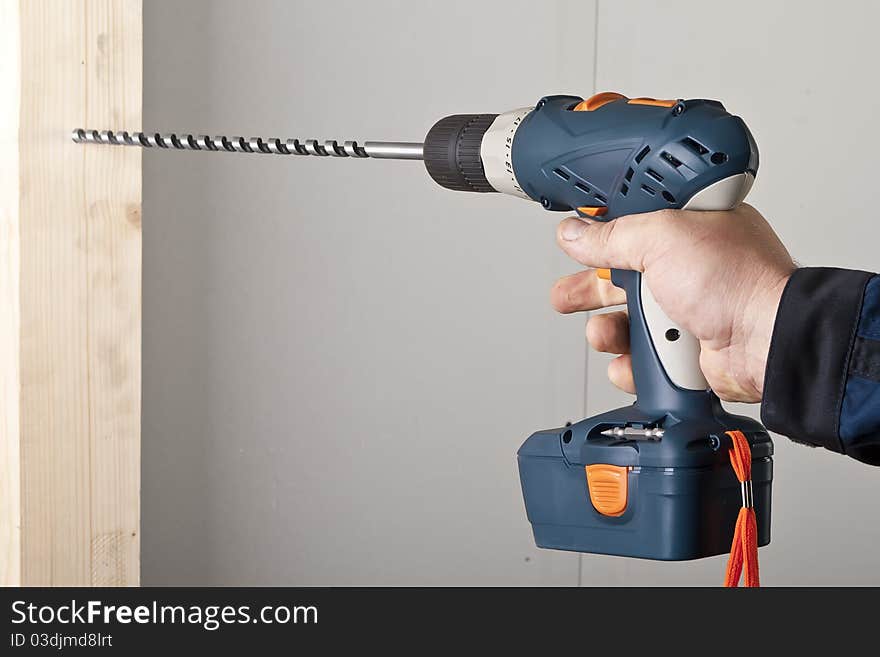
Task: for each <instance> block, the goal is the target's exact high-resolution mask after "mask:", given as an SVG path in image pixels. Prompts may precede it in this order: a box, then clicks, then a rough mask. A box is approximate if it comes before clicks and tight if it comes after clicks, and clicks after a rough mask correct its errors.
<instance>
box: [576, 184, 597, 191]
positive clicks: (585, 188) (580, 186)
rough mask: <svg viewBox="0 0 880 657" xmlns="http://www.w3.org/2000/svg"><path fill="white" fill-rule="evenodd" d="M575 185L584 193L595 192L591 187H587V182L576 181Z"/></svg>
mask: <svg viewBox="0 0 880 657" xmlns="http://www.w3.org/2000/svg"><path fill="white" fill-rule="evenodd" d="M574 186H575V187H577V188H578V189H579V190H580V191H582V192H583V193H584V194H592V193H593V192H591V191H590V188H589V187H587V186H586V185H585V184H583V183H575V184H574Z"/></svg>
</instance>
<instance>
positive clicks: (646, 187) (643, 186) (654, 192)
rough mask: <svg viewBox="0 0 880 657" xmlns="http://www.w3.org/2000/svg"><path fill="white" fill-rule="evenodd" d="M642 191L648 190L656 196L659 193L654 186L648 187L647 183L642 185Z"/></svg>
mask: <svg viewBox="0 0 880 657" xmlns="http://www.w3.org/2000/svg"><path fill="white" fill-rule="evenodd" d="M642 191H643V192H647V193H648V194H650V195H651V196H655V195H656V194H657V192H656V190H654V188H653V187H648V186H647V185H642Z"/></svg>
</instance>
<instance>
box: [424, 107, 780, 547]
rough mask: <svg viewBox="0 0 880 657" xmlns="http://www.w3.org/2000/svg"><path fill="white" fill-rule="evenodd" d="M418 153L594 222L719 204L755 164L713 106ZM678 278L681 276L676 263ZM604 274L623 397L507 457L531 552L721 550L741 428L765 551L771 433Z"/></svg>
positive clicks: (640, 295)
mask: <svg viewBox="0 0 880 657" xmlns="http://www.w3.org/2000/svg"><path fill="white" fill-rule="evenodd" d="M425 149H426V150H425V162H426V166H427V168H428V171H429V173H430V174H431V175H432V177H434V179H435V180H437V182H439V183H440V184H441V185H444V186H446V187H450V188H453V189H462V190H468V191H501V192H507V193H511V194H514V195H518V196H521V197H524V198H529V199H532V200H534V201H537V202H539V203H540V204H541V205H542V206H543V207H544V208H545V209H546V210H551V211H563V212H571V211H574V212H577V213H578V214H580V215H581V216H583V217H592V218H594V219H595V220H599V221H610V220H613V219H615V218H617V217H620V216H623V215H629V214H636V213H643V212H651V211H655V210H661V209H664V208H675V209H681V208H685V209H696V210H726V209H730V208H732V207H734V206H735V205H736V204H737V203H739V202H740V201H741V200H742V198H743V197H744V196H745V195H746V193H747V192H748V189H749V187H750V186H751V183H752V181H753V180H754V177H755V175H756V174H757V169H758V149H757V146H756V144H755V141H754V139H753V138H752V135H751V133H750V132H749V130H748V128H747V127H746V125H745V123H744V122H743V121H742V119H740V118H739V117H736V116H733V115H731V114H729V113H728V112H727V111H726V110H725V109H724V107H723V105H722V104H721V103H719V102H717V101H712V100H684V101H681V100H677V101H655V100H653V99H628V98H625V97H623V96H621V95H620V94H613V93H605V94H597V95H596V96H594V97H593V98H591V99H590V100H588V101H583V99H581V98H580V97H578V96H547V97H545V98H542V99H541V100H540V101H539V102H538V103H537V105H536V106H535V108H534V109H529V108H525V109H524V110H517V111H514V112H513V113H508V114H502V115H497V116H496V115H459V116H453V117H447V118H446V119H442V120H441V121H440V122H438V124H437V125H435V127H434V128H433V129H432V131H431V133H429V135H428V138H427V139H426V142H425ZM477 154H479V161H477V159H476V158H477ZM438 162H439V165H438ZM478 165H479V166H478ZM681 269H682V275H683V276H686V275H687V255H686V254H682V263H681ZM611 280H612V282H613V283H614V284H615V285H617V286H618V287H621V288H623V289H624V290H626V294H627V309H628V313H629V318H630V348H631V353H632V359H633V375H634V379H635V384H636V391H637V397H636V401H635V403H634V404H632V405H631V406H625V407H623V408H619V409H616V410H613V411H609V412H607V413H603V414H601V415H598V416H595V417H591V418H587V419H585V420H581V421H580V422H577V423H574V424H572V425H568V426H564V427H561V428H558V429H551V430H547V431H539V432H537V433H535V434H533V435H532V436H531V437H529V438H528V440H526V442H525V443H524V444H523V445H522V447H521V448H520V449H519V452H518V462H519V471H520V479H521V483H522V491H523V498H524V500H525V507H526V512H527V514H528V518H529V520H530V522H531V523H532V528H533V531H534V536H535V542H536V543H537V545H538V546H539V547H544V548H555V549H561V550H574V551H578V552H596V553H604V554H615V555H622V556H631V557H642V558H650V559H663V560H682V559H694V558H699V557H705V556H711V555H716V554H722V553H725V552H727V551H728V550H729V549H730V545H731V539H732V535H733V530H734V525H735V522H736V518H737V515H738V513H739V509H740V507H741V505H742V503H743V499H744V498H745V497H746V495H745V493H744V492H743V491H744V489H743V487H742V486H741V485H740V482H739V481H738V480H737V479H736V476H735V475H734V473H733V472H732V470H731V467H730V463H729V459H728V449H729V447H730V439H729V438H728V436H727V435H726V434H725V432H727V431H732V430H739V431H742V432H743V433H744V434H745V436H746V438H747V440H748V442H749V444H750V447H751V452H752V480H753V481H752V491H751V498H750V499H753V500H754V506H755V510H756V515H757V526H758V543H759V544H760V545H765V544H767V543H768V542H769V541H770V492H771V481H772V459H771V455H772V452H773V444H772V442H771V440H770V437H769V435H768V434H767V432H766V431H765V429H764V427H763V426H762V425H761V424H760V423H759V422H756V421H755V420H753V419H751V418H748V417H742V416H737V415H732V414H730V413H728V412H727V411H725V409H724V408H723V407H722V405H721V402H720V401H719V400H718V398H717V397H716V396H715V394H714V393H713V392H712V391H711V390H709V389H708V384H706V383H705V379H703V378H702V373H701V372H700V371H699V364H698V356H699V343H698V341H697V340H696V339H695V338H693V336H689V335H686V334H685V333H686V332H685V331H684V330H683V329H682V328H681V327H679V326H678V325H676V324H674V323H673V322H671V321H670V320H668V318H666V317H665V315H664V314H663V313H662V310H660V309H659V307H658V306H657V305H656V302H654V301H653V297H652V295H651V294H650V290H648V289H647V288H646V287H645V286H644V285H643V284H642V277H641V274H640V273H639V272H633V271H618V270H614V271H612V272H611Z"/></svg>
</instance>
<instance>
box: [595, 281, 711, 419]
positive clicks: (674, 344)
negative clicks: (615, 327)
mask: <svg viewBox="0 0 880 657" xmlns="http://www.w3.org/2000/svg"><path fill="white" fill-rule="evenodd" d="M611 281H612V282H613V283H614V285H616V286H617V287H620V288H623V289H624V290H625V291H626V303H627V310H628V312H629V341H630V353H631V355H632V369H633V379H634V380H635V386H636V395H637V398H636V405H637V406H639V407H640V408H641V409H643V410H645V411H649V412H651V411H663V412H669V413H672V414H674V415H677V416H680V417H684V416H688V415H692V414H695V413H698V412H700V411H702V410H703V409H705V407H706V405H707V404H708V403H711V401H712V399H711V393H708V392H707V391H708V389H709V384H708V383H707V382H706V378H705V377H704V376H703V372H702V370H701V369H700V342H699V340H697V339H696V338H695V337H694V336H693V335H692V334H690V333H688V332H687V331H686V330H685V329H684V328H682V327H681V326H680V325H678V324H676V323H675V322H673V321H672V320H671V319H669V318H668V317H667V316H666V314H665V313H664V312H663V310H662V309H661V308H660V306H659V304H658V303H657V302H656V300H655V299H654V296H653V294H651V291H650V289H648V286H647V285H645V283H644V279H643V277H642V274H641V273H640V272H636V271H625V270H620V269H613V270H612V271H611Z"/></svg>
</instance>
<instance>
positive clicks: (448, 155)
mask: <svg viewBox="0 0 880 657" xmlns="http://www.w3.org/2000/svg"><path fill="white" fill-rule="evenodd" d="M497 116H498V115H497V114H454V115H452V116H447V117H445V118H442V119H440V120H439V121H437V123H435V124H434V127H432V128H431V130H430V131H429V132H428V136H427V137H425V145H424V151H423V153H424V159H425V168H426V169H427V170H428V174H429V175H430V176H431V178H433V179H434V182H436V183H437V184H438V185H440V186H441V187H446V188H447V189H453V190H455V191H459V192H494V191H497V190H496V189H495V188H494V187H492V185H491V184H489V181H488V180H487V178H486V172H485V171H484V169H483V160H482V158H481V157H480V148H481V146H482V144H483V135H485V134H486V131H487V130H488V129H489V127H490V126H491V125H492V123H493V122H494V121H495V118H496V117H497Z"/></svg>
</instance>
